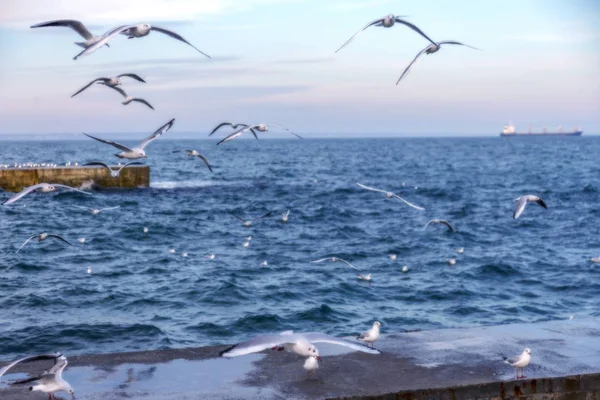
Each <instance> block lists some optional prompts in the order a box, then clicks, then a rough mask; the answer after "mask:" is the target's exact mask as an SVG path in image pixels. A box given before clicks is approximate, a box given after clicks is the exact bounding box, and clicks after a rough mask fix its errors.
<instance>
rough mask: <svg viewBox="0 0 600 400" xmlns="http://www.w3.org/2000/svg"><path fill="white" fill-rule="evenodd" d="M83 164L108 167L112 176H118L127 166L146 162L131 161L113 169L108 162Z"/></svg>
mask: <svg viewBox="0 0 600 400" xmlns="http://www.w3.org/2000/svg"><path fill="white" fill-rule="evenodd" d="M83 165H84V166H91V165H97V166H100V167H104V168H105V169H107V170H108V171H109V172H110V176H112V177H113V178H118V177H119V175H120V174H121V171H122V170H123V168H126V167H128V166H130V165H144V164H143V163H141V162H139V161H131V162H128V163H127V164H125V165H121V166H120V168H118V169H112V168H111V167H110V166H109V165H108V164H106V163H103V162H101V161H93V162H89V163H87V164H83Z"/></svg>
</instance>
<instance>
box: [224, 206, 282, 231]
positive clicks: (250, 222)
mask: <svg viewBox="0 0 600 400" xmlns="http://www.w3.org/2000/svg"><path fill="white" fill-rule="evenodd" d="M272 212H273V210H271V211H269V212H268V213H266V214H265V215H261V216H260V217H256V218H253V219H246V218H242V217H239V216H237V215H234V214H231V215H232V216H234V217H235V218H237V219H239V220H240V221H242V225H244V226H245V227H246V228H249V227H251V226H252V225H253V224H254V222H255V221H258V220H260V219H263V218H266V217H268V216H269V215H271V213H272Z"/></svg>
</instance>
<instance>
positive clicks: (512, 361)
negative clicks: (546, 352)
mask: <svg viewBox="0 0 600 400" xmlns="http://www.w3.org/2000/svg"><path fill="white" fill-rule="evenodd" d="M502 359H503V360H504V362H505V363H507V364H508V365H511V366H513V367H515V368H516V369H517V373H516V378H517V379H519V378H527V377H526V376H525V367H526V366H528V365H529V363H530V362H531V350H530V349H529V348H526V349H525V350H523V353H521V355H518V356H516V357H513V358H506V357H502ZM519 368H520V369H521V370H522V372H521V376H519Z"/></svg>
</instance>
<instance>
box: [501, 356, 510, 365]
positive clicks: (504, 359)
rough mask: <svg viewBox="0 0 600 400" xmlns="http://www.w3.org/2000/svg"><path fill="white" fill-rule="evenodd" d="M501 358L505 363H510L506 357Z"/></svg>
mask: <svg viewBox="0 0 600 400" xmlns="http://www.w3.org/2000/svg"><path fill="white" fill-rule="evenodd" d="M502 360H503V361H504V362H505V363H507V364H510V363H509V362H508V357H502Z"/></svg>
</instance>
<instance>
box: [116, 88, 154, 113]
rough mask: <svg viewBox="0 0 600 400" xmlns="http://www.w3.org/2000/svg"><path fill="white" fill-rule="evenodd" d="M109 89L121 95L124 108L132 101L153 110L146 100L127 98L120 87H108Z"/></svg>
mask: <svg viewBox="0 0 600 400" xmlns="http://www.w3.org/2000/svg"><path fill="white" fill-rule="evenodd" d="M109 88H111V89H114V90H116V91H117V92H119V93H121V96H123V97H124V98H125V100H124V101H123V102H122V103H121V104H123V105H124V106H126V105H127V104H129V103H131V102H132V101H137V102H138V103H142V104H145V105H147V106H148V107H150V108H151V109H153V110H154V107H152V105H151V104H150V103H148V102H147V101H146V100H144V99H142V98H139V97H133V96H129V95H128V94H127V93H125V91H124V90H123V89H121V88H120V87H116V86H109Z"/></svg>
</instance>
